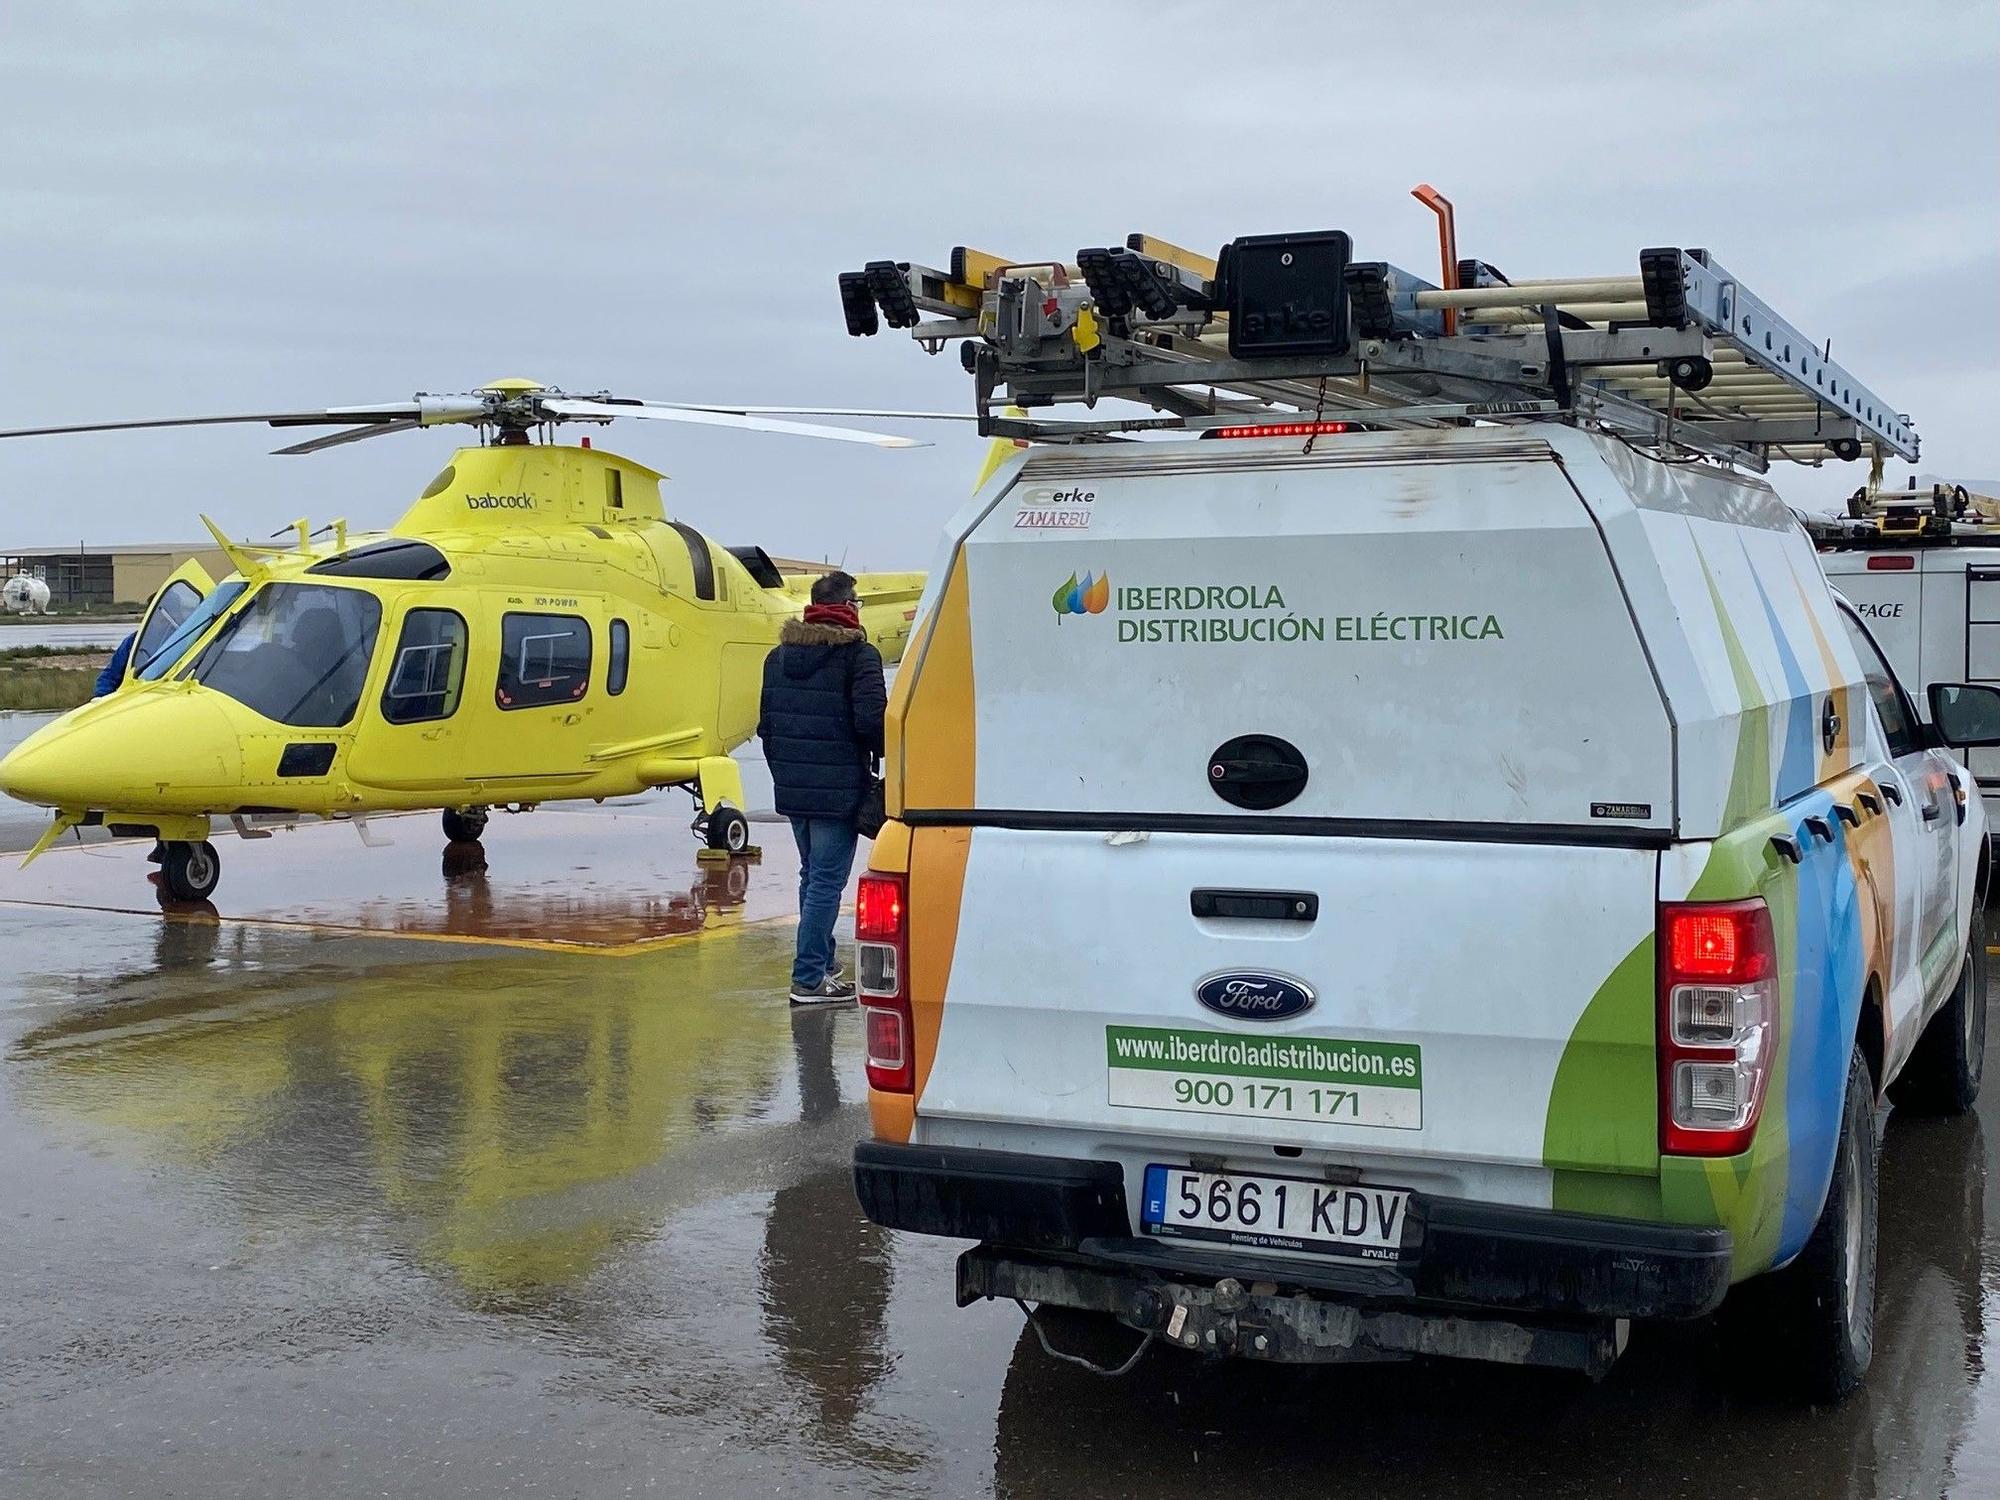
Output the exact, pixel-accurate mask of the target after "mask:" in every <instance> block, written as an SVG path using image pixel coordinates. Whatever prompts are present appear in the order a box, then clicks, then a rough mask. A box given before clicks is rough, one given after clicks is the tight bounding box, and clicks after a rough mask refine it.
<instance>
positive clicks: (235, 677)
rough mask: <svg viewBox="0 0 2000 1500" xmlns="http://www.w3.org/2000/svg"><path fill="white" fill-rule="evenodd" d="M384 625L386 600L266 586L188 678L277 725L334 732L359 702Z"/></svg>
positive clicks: (314, 587)
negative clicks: (378, 632)
mask: <svg viewBox="0 0 2000 1500" xmlns="http://www.w3.org/2000/svg"><path fill="white" fill-rule="evenodd" d="M381 624H382V606H381V604H380V603H379V602H377V600H376V598H375V596H374V595H373V594H368V593H364V592H363V591H362V590H360V589H343V588H328V587H326V586H325V585H323V584H316V583H273V584H268V585H266V586H265V587H264V588H262V589H260V590H259V591H258V592H257V593H255V594H254V595H252V596H251V599H250V602H249V603H248V604H246V605H244V606H243V608H242V609H241V610H240V611H238V612H237V614H236V615H235V616H234V617H233V618H232V619H231V620H230V621H229V623H228V624H227V625H225V626H223V628H222V629H221V631H220V632H218V633H217V635H216V637H215V639H214V640H212V641H210V642H209V643H208V645H207V646H206V647H205V648H204V649H203V651H202V653H201V655H200V656H199V657H198V658H196V660H195V664H194V667H193V669H192V670H191V671H190V672H189V674H188V675H189V676H190V677H192V678H193V679H194V680H195V681H196V682H199V683H201V684H202V685H203V686H204V687H211V688H214V689H215V690H216V691H217V692H219V693H227V694H228V695H229V696H230V697H232V698H234V699H235V700H236V701H237V702H238V703H241V704H242V705H243V706H244V707H245V708H248V709H251V710H253V711H254V712H256V713H260V714H262V715H263V716H264V717H265V718H267V719H271V720H274V721H276V722H277V723H280V724H290V725H293V726H295V727H297V728H312V729H335V728H338V727H339V726H340V725H342V724H345V723H347V721H348V720H350V719H352V718H353V717H354V711H355V709H356V708H358V707H359V706H360V703H361V687H362V683H363V680H364V679H365V678H366V677H367V675H368V659H369V657H370V656H372V655H373V654H374V652H375V636H376V633H377V631H378V630H379V629H380V628H381Z"/></svg>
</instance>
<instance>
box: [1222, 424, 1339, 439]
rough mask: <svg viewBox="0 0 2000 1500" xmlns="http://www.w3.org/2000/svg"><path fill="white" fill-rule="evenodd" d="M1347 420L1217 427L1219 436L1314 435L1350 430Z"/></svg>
mask: <svg viewBox="0 0 2000 1500" xmlns="http://www.w3.org/2000/svg"><path fill="white" fill-rule="evenodd" d="M1353 430H1354V428H1353V425H1352V424H1351V423H1347V422H1258V423H1255V424H1253V425H1251V426H1247V427H1217V428H1215V429H1214V432H1213V435H1214V436H1215V437H1219V438H1274V437H1315V436H1318V435H1319V434H1321V433H1328V432H1352V431H1353Z"/></svg>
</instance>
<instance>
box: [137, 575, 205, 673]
mask: <svg viewBox="0 0 2000 1500" xmlns="http://www.w3.org/2000/svg"><path fill="white" fill-rule="evenodd" d="M200 607H201V590H200V589H197V588H196V587H195V586H194V585H193V584H191V583H189V582H188V581H187V580H186V579H185V578H176V579H175V580H174V581H173V582H172V583H170V584H168V585H167V586H166V587H165V588H164V589H162V590H160V597H159V598H158V599H156V600H154V601H153V608H152V612H151V613H150V614H148V615H147V616H146V623H145V624H144V625H142V626H140V627H139V639H138V640H136V641H135V642H133V643H132V669H133V670H134V671H135V672H136V671H140V670H143V669H144V667H145V665H146V663H147V662H149V661H151V660H152V659H153V656H154V654H155V653H156V652H158V651H159V649H160V647H162V646H164V645H165V644H166V643H167V639H168V637H170V636H171V635H173V633H174V632H175V631H176V630H179V629H180V628H181V626H182V625H183V624H184V623H185V622H186V620H187V617H188V616H189V615H191V614H193V613H194V612H195V611H196V610H197V609H199V608H200Z"/></svg>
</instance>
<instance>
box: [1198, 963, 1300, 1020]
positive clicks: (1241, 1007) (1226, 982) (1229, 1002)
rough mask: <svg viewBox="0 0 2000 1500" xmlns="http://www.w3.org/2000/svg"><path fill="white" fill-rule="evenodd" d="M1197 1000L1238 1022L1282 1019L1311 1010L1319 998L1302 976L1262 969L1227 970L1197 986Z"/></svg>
mask: <svg viewBox="0 0 2000 1500" xmlns="http://www.w3.org/2000/svg"><path fill="white" fill-rule="evenodd" d="M1194 997H1195V999H1197V1000H1199V1001H1200V1002H1201V1003H1202V1004H1203V1005H1205V1006H1207V1007H1208V1008H1209V1009H1210V1010H1212V1011H1214V1012H1215V1013H1216V1014H1217V1015H1219V1016H1233V1017H1235V1018H1236V1019H1237V1020H1239V1021H1282V1020H1284V1019H1285V1018H1286V1017H1288V1016H1296V1015H1298V1014H1300V1013H1301V1012H1303V1011H1308V1010H1311V1009H1312V1006H1313V1001H1314V999H1316V998H1317V997H1316V996H1315V995H1314V994H1313V989H1312V986H1311V985H1309V984H1307V983H1306V982H1305V981H1304V980H1303V979H1291V978H1288V977H1287V976H1285V975H1283V974H1266V973H1264V972H1263V971H1262V970H1260V969H1227V970H1224V971H1223V972H1222V973H1220V974H1211V975H1209V976H1208V978H1206V979H1204V980H1202V982H1201V983H1200V984H1198V985H1196V986H1195V990H1194Z"/></svg>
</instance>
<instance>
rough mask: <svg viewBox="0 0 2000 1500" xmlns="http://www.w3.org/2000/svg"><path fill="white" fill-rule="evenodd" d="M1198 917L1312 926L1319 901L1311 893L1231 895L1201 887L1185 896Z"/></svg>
mask: <svg viewBox="0 0 2000 1500" xmlns="http://www.w3.org/2000/svg"><path fill="white" fill-rule="evenodd" d="M1188 909H1189V910H1190V911H1192V912H1193V913H1194V914H1195V915H1196V916H1197V917H1211V918H1219V919H1223V920H1227V921H1233V922H1313V921H1317V920H1318V919H1319V897H1318V896H1316V895H1314V894H1313V893H1312V892H1311V891H1231V890H1216V889H1213V888H1209V887H1204V888H1202V889H1201V890H1197V891H1192V892H1190V893H1189V894H1188Z"/></svg>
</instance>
